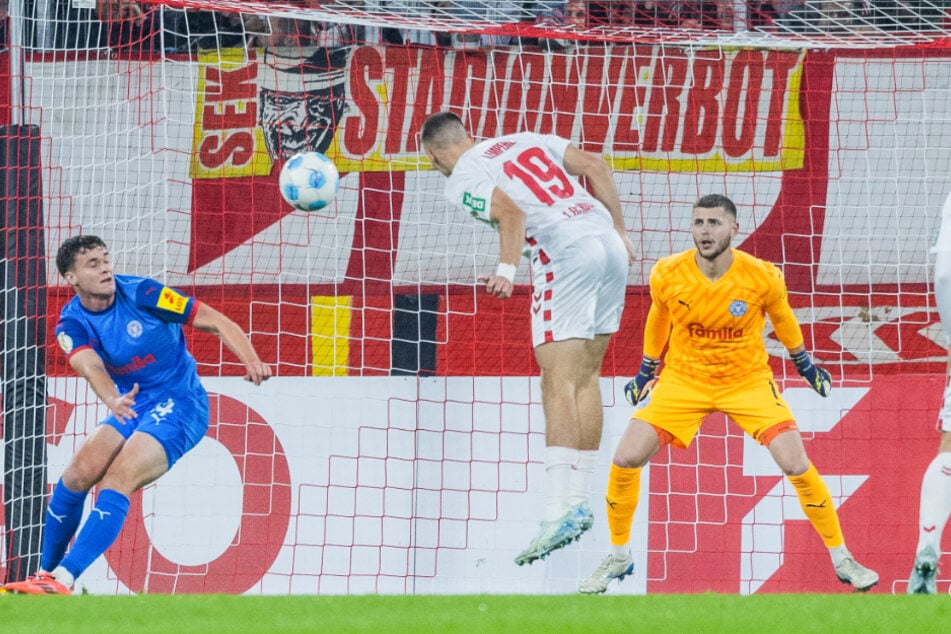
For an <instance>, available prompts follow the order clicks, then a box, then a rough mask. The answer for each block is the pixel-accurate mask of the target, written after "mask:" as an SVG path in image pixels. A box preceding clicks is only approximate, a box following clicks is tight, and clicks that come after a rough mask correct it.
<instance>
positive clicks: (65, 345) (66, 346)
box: [56, 332, 73, 354]
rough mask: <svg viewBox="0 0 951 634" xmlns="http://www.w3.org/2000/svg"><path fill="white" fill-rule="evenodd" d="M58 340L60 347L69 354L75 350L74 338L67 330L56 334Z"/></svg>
mask: <svg viewBox="0 0 951 634" xmlns="http://www.w3.org/2000/svg"><path fill="white" fill-rule="evenodd" d="M56 341H58V342H59V347H60V348H62V349H63V352H65V353H66V354H69V353H70V352H72V351H73V338H72V337H70V336H69V335H67V334H66V333H65V332H61V333H59V334H58V335H56Z"/></svg>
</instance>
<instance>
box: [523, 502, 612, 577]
mask: <svg viewBox="0 0 951 634" xmlns="http://www.w3.org/2000/svg"><path fill="white" fill-rule="evenodd" d="M592 524H594V515H592V514H591V509H590V508H589V507H588V503H587V502H582V503H580V504H577V505H576V506H573V507H572V508H571V510H569V511H568V512H567V513H565V514H564V515H563V516H561V518H560V519H557V520H554V521H552V522H542V523H541V528H539V529H538V534H537V535H535V538H534V539H532V541H531V543H530V544H529V545H528V548H526V549H525V550H523V551H522V552H520V553H519V554H518V556H517V557H516V558H515V563H516V564H518V565H519V566H524V565H525V564H530V563H532V562H533V561H537V560H539V559H544V558H545V557H547V556H548V555H550V554H551V553H552V552H554V551H556V550H558V549H559V548H564V547H565V546H567V545H568V544H570V543H571V542H573V541H575V540H576V539H578V538H579V537H581V536H582V535H583V534H584V532H585V531H586V530H588V529H589V528H591V525H592Z"/></svg>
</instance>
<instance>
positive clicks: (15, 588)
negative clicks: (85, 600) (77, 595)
mask: <svg viewBox="0 0 951 634" xmlns="http://www.w3.org/2000/svg"><path fill="white" fill-rule="evenodd" d="M3 590H4V592H8V593H12V594H65V595H70V594H72V591H71V590H70V589H69V588H67V587H66V586H64V585H63V584H61V583H60V582H59V581H57V580H56V579H54V578H53V575H51V574H49V573H48V572H38V573H36V574H35V575H33V576H32V577H29V578H27V579H26V580H25V581H14V582H13V583H8V584H6V585H5V586H3Z"/></svg>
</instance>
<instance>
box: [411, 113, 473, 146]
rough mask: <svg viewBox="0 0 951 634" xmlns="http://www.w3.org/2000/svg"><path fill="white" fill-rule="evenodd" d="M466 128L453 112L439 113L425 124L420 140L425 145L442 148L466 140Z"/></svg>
mask: <svg viewBox="0 0 951 634" xmlns="http://www.w3.org/2000/svg"><path fill="white" fill-rule="evenodd" d="M466 136H467V133H466V126H465V124H464V123H463V122H462V119H460V118H459V115H457V114H455V113H453V112H448V111H447V112H437V113H436V114H434V115H430V116H429V118H427V119H426V121H424V122H423V129H422V130H420V133H419V138H420V140H421V141H422V142H423V145H429V146H435V147H441V146H444V145H451V144H453V143H457V142H459V141H462V140H464V139H465V138H466Z"/></svg>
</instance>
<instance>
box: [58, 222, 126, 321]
mask: <svg viewBox="0 0 951 634" xmlns="http://www.w3.org/2000/svg"><path fill="white" fill-rule="evenodd" d="M56 268H58V269H59V272H60V274H61V275H62V276H63V278H64V279H65V280H66V282H67V283H68V284H69V285H70V286H72V287H73V290H75V291H76V293H77V294H78V295H79V298H80V301H81V302H82V303H83V305H84V306H87V307H90V306H102V304H101V303H98V302H102V301H105V302H106V303H107V305H108V303H111V301H112V298H113V297H115V293H116V280H115V277H114V276H113V274H112V261H111V260H110V259H109V250H108V249H107V248H106V243H105V242H103V241H102V238H100V237H98V236H90V235H81V236H73V237H72V238H68V239H67V240H66V241H64V242H63V244H62V245H60V247H59V251H58V252H57V253H56ZM89 300H93V301H96V302H97V303H96V304H90V302H89ZM103 307H104V306H103Z"/></svg>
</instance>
